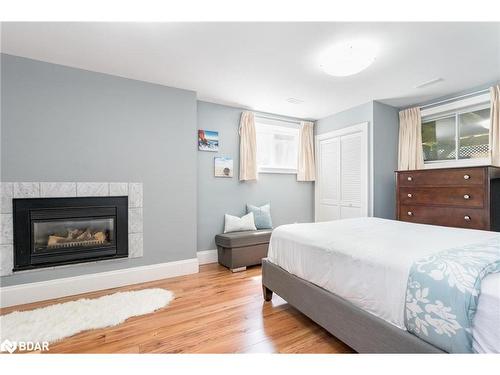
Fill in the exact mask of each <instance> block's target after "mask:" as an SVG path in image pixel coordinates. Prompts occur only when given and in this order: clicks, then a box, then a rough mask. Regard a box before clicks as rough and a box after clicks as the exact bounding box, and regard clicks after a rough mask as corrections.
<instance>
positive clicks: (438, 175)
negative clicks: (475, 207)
mask: <svg viewBox="0 0 500 375" xmlns="http://www.w3.org/2000/svg"><path fill="white" fill-rule="evenodd" d="M485 173H486V169H485V168H452V169H427V170H420V171H407V172H398V183H399V186H401V187H409V186H425V185H428V186H458V185H462V186H470V185H483V184H484V182H485V178H486V175H485Z"/></svg>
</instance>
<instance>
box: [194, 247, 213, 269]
mask: <svg viewBox="0 0 500 375" xmlns="http://www.w3.org/2000/svg"><path fill="white" fill-rule="evenodd" d="M197 256H198V262H199V263H200V265H202V264H209V263H217V249H215V250H203V251H198V253H197Z"/></svg>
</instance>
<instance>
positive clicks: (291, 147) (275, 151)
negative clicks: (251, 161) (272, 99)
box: [255, 117, 299, 173]
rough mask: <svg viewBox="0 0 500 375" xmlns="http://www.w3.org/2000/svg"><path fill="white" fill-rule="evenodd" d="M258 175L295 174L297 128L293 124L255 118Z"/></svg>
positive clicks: (297, 144)
mask: <svg viewBox="0 0 500 375" xmlns="http://www.w3.org/2000/svg"><path fill="white" fill-rule="evenodd" d="M255 131H256V136H257V166H258V172H260V173H297V160H298V148H299V128H298V126H297V125H296V124H294V123H289V122H285V121H277V120H268V119H264V118H259V117H256V119H255Z"/></svg>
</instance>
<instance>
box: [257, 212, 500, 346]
mask: <svg viewBox="0 0 500 375" xmlns="http://www.w3.org/2000/svg"><path fill="white" fill-rule="evenodd" d="M491 240H493V241H496V242H495V243H500V234H499V233H497V232H487V231H478V230H470V229H458V228H448V227H439V226H431V225H424V224H413V223H407V222H400V221H393V220H385V219H378V218H356V219H347V220H337V221H331V222H322V223H307V224H291V225H284V226H280V227H278V228H276V229H275V230H274V231H273V234H272V237H271V242H270V245H269V252H268V258H267V259H265V260H264V261H263V266H262V284H263V291H264V298H265V299H266V300H270V299H271V298H272V292H275V293H276V294H278V295H280V296H281V297H282V298H284V299H285V300H286V301H288V302H289V303H290V304H291V305H293V306H294V307H296V308H297V309H298V310H300V311H301V312H302V313H304V314H305V315H307V316H308V317H310V318H311V319H312V320H314V321H316V322H317V323H318V324H320V325H321V326H323V327H324V328H325V329H327V330H328V331H329V332H330V333H332V334H333V335H334V336H336V337H338V338H339V339H340V340H342V341H344V342H345V343H346V344H348V345H349V346H351V347H352V348H353V349H354V350H356V351H358V352H360V353H443V352H446V350H443V348H442V347H437V346H435V345H433V344H431V343H429V342H427V341H425V340H423V339H421V338H419V337H417V336H416V335H414V334H412V333H409V332H408V331H407V329H406V327H405V298H406V287H407V281H408V275H409V272H410V269H411V267H412V264H413V263H414V262H415V261H416V260H417V259H420V258H422V257H426V256H431V255H432V254H435V253H436V252H440V251H443V250H446V249H450V248H454V247H458V246H465V245H473V244H477V243H483V242H484V241H491ZM472 337H473V343H472V346H473V351H474V352H479V353H484V352H497V353H498V352H500V273H492V274H489V275H487V276H486V277H485V278H484V279H483V280H482V285H481V294H480V295H479V302H478V304H477V312H476V314H475V317H474V320H473V326H472Z"/></svg>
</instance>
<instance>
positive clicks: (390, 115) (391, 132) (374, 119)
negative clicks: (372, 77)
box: [316, 101, 399, 219]
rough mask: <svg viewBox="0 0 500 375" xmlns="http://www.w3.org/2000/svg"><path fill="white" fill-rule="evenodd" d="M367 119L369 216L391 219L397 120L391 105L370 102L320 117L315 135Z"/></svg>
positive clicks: (392, 215)
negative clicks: (369, 180)
mask: <svg viewBox="0 0 500 375" xmlns="http://www.w3.org/2000/svg"><path fill="white" fill-rule="evenodd" d="M361 122H369V124H370V126H369V127H370V139H371V141H370V147H371V148H373V150H371V149H370V154H371V155H372V159H373V160H372V163H373V171H372V173H373V175H372V176H371V180H372V181H373V191H372V192H370V200H371V201H373V216H377V217H383V218H387V219H394V218H395V211H394V210H395V201H396V193H395V184H394V171H395V170H396V169H397V150H398V132H399V120H398V110H397V109H396V108H394V107H391V106H388V105H385V104H382V103H379V102H376V101H372V102H368V103H365V104H361V105H359V106H356V107H353V108H350V109H348V110H345V111H342V112H339V113H336V114H333V115H331V116H328V117H325V118H323V119H320V120H318V121H317V123H316V134H323V133H327V132H330V131H334V130H339V129H342V128H345V127H347V126H350V125H354V124H359V123H361Z"/></svg>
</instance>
